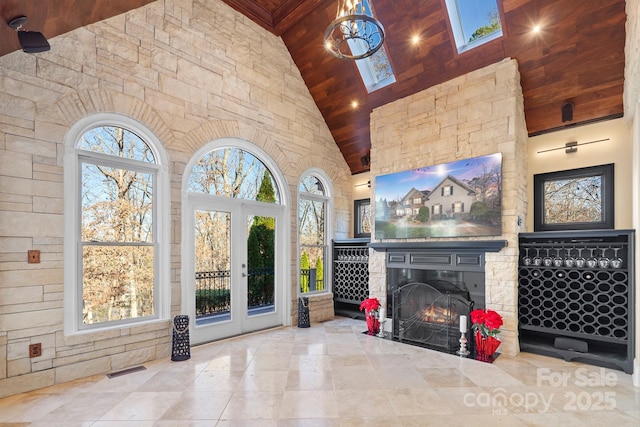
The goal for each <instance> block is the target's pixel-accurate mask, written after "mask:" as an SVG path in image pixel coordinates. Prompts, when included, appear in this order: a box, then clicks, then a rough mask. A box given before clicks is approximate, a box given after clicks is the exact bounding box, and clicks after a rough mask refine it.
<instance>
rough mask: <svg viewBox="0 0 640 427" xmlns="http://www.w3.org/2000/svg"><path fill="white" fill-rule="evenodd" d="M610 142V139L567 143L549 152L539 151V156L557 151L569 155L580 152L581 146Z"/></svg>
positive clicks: (550, 149)
mask: <svg viewBox="0 0 640 427" xmlns="http://www.w3.org/2000/svg"><path fill="white" fill-rule="evenodd" d="M608 140H609V138H604V139H598V140H595V141H589V142H580V143H578V142H577V141H572V142H567V143H566V144H564V146H562V147H556V148H549V149H548V150H541V151H538V154H540V153H546V152H548V151H556V150H564V152H565V153H567V154H569V153H575V152H576V151H578V147H579V146H581V145H589V144H595V143H596V142H602V141H608Z"/></svg>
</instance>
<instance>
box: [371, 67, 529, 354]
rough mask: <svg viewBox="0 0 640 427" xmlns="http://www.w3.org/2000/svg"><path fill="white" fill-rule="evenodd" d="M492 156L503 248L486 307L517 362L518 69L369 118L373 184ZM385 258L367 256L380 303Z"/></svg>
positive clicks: (433, 91)
mask: <svg viewBox="0 0 640 427" xmlns="http://www.w3.org/2000/svg"><path fill="white" fill-rule="evenodd" d="M497 152H501V153H502V236H497V237H495V239H500V240H506V241H507V244H508V246H507V247H506V248H504V249H502V250H501V251H500V252H498V253H487V255H486V266H485V278H486V306H487V308H490V309H493V310H496V311H498V312H499V313H500V314H502V316H503V318H504V321H505V325H504V327H503V328H502V333H501V339H502V341H503V344H502V352H504V353H507V354H516V353H517V352H518V351H519V348H518V340H517V316H516V313H517V266H518V233H519V232H520V231H523V230H522V229H521V227H520V226H519V225H518V224H524V220H525V216H526V212H527V194H526V185H527V162H526V156H527V129H526V124H525V120H524V103H523V97H522V89H521V86H520V75H519V73H518V66H517V63H516V61H515V60H511V59H505V60H503V61H501V62H499V63H496V64H494V65H491V66H488V67H485V68H483V69H480V70H477V71H474V72H471V73H469V74H467V75H465V76H462V77H458V78H456V79H453V80H451V81H449V82H446V83H443V84H441V85H438V86H434V87H432V88H429V89H427V90H424V91H422V92H420V93H416V94H414V95H412V96H409V97H406V98H404V99H400V100H398V101H396V102H393V103H390V104H387V105H384V106H382V107H380V108H378V109H376V110H374V111H373V113H372V115H371V175H372V176H376V175H383V174H389V173H393V172H399V171H403V170H409V169H414V168H418V167H421V166H430V165H436V164H441V163H447V162H451V161H455V160H461V159H465V158H471V157H477V156H483V155H487V154H493V153H497ZM371 182H372V184H373V186H372V192H375V180H374V179H372V181H371ZM372 206H373V205H372ZM519 218H520V219H521V221H520V222H519V221H518V220H519ZM481 239H482V240H486V239H487V238H486V237H482V238H481ZM489 239H490V238H489ZM436 240H438V239H434V241H436ZM384 256H385V254H384V252H374V251H370V258H369V260H370V261H369V277H370V289H371V292H372V294H373V295H374V296H377V297H378V298H380V299H382V300H384V299H385V283H386V271H385V259H384Z"/></svg>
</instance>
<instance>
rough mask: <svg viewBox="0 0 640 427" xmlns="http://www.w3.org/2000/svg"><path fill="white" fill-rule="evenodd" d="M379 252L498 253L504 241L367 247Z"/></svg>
mask: <svg viewBox="0 0 640 427" xmlns="http://www.w3.org/2000/svg"><path fill="white" fill-rule="evenodd" d="M368 246H369V247H370V248H372V249H374V250H376V251H379V252H385V251H389V250H392V251H411V252H413V251H416V250H420V251H437V252H445V251H447V252H470V251H471V252H500V250H501V249H502V248H505V247H507V241H506V240H448V241H439V242H427V241H423V242H373V243H369V245H368Z"/></svg>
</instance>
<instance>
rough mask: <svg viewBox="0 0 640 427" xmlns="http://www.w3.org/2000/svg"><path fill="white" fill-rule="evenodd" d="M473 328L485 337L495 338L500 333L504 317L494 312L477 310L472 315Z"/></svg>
mask: <svg viewBox="0 0 640 427" xmlns="http://www.w3.org/2000/svg"><path fill="white" fill-rule="evenodd" d="M470 316H471V327H472V328H473V330H474V331H476V332H480V333H481V334H482V335H483V336H485V337H495V336H496V335H498V334H499V333H500V326H502V316H500V315H499V314H498V313H497V312H495V311H493V310H483V309H477V310H473V311H472V312H471V313H470Z"/></svg>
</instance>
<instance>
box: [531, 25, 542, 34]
mask: <svg viewBox="0 0 640 427" xmlns="http://www.w3.org/2000/svg"><path fill="white" fill-rule="evenodd" d="M540 29H541V28H540V25H534V26H533V32H534V33H539V32H540Z"/></svg>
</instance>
